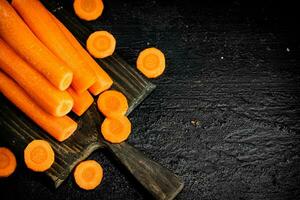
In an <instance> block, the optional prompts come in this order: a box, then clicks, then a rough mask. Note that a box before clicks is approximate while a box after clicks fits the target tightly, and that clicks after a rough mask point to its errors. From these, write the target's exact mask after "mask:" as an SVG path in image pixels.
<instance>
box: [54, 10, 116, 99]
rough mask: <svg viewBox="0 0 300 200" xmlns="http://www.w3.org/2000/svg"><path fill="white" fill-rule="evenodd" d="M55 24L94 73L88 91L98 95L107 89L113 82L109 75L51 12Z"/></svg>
mask: <svg viewBox="0 0 300 200" xmlns="http://www.w3.org/2000/svg"><path fill="white" fill-rule="evenodd" d="M51 16H52V17H53V19H54V21H55V22H56V24H57V25H58V26H59V28H60V30H61V31H62V32H63V33H64V34H65V36H66V37H67V38H68V40H69V42H70V43H71V44H72V45H73V47H74V48H75V49H76V50H77V52H78V53H80V54H81V56H82V58H83V59H84V60H85V62H86V63H88V65H89V66H90V68H91V69H92V70H93V71H94V73H95V75H96V82H95V83H94V84H93V85H92V86H91V87H90V88H89V91H90V92H91V93H92V94H93V95H98V94H100V93H101V92H103V91H105V90H107V89H109V88H110V87H111V85H112V84H113V81H112V79H111V78H110V77H109V75H108V74H107V73H106V72H105V71H104V70H103V69H102V68H101V67H100V66H99V65H98V64H97V62H96V61H95V60H94V59H93V58H92V57H91V56H90V54H89V53H88V52H87V51H86V50H85V49H84V48H83V47H82V46H81V44H80V43H79V42H78V41H77V39H76V38H75V37H74V36H73V34H72V33H71V32H70V31H69V30H68V29H67V28H66V27H65V26H64V25H63V24H62V23H61V22H60V21H59V20H58V19H57V18H56V17H55V16H54V15H52V14H51Z"/></svg>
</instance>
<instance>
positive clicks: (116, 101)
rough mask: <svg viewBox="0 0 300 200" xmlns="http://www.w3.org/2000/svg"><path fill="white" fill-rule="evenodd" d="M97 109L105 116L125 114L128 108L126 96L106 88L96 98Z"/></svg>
mask: <svg viewBox="0 0 300 200" xmlns="http://www.w3.org/2000/svg"><path fill="white" fill-rule="evenodd" d="M97 105H98V109H99V110H100V112H102V114H103V115H104V116H106V117H118V116H120V115H125V113H126V112H127V110H128V103H127V99H126V97H125V96H124V95H123V94H122V93H121V92H118V91H116V90H107V91H105V92H103V93H102V94H100V96H99V98H98V100H97Z"/></svg>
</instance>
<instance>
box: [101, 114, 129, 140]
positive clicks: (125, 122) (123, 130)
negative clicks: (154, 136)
mask: <svg viewBox="0 0 300 200" xmlns="http://www.w3.org/2000/svg"><path fill="white" fill-rule="evenodd" d="M101 132H102V135H103V137H104V139H105V140H107V141H109V142H111V143H121V142H123V141H125V140H126V139H127V138H128V137H129V135H130V132H131V123H130V121H129V119H128V118H127V117H125V116H119V117H117V118H105V120H104V121H103V123H102V125H101Z"/></svg>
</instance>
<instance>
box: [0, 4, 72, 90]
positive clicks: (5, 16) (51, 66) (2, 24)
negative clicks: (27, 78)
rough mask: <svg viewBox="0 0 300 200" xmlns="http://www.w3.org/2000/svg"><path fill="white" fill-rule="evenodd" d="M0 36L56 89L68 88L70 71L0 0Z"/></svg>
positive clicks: (70, 80)
mask: <svg viewBox="0 0 300 200" xmlns="http://www.w3.org/2000/svg"><path fill="white" fill-rule="evenodd" d="M26 5H29V4H26ZM46 30H47V29H44V33H46V32H47V31H46ZM0 36H1V38H2V39H3V40H5V41H6V42H7V43H8V44H9V45H10V46H11V47H12V48H13V49H14V50H15V51H16V52H17V53H18V54H19V55H20V56H22V57H23V58H24V59H25V60H27V61H28V62H29V63H30V64H32V66H33V67H34V68H35V69H36V70H38V71H39V72H40V73H41V74H43V75H44V76H45V77H46V78H47V79H48V80H49V81H50V82H51V83H52V84H53V85H54V86H55V87H56V88H58V89H60V90H65V89H67V88H68V87H69V85H70V84H71V82H72V77H73V73H72V71H71V70H70V69H69V68H68V67H67V65H66V64H65V63H64V62H63V61H62V60H60V59H59V58H57V57H56V56H55V55H54V54H53V53H52V52H51V51H50V50H49V49H48V48H47V47H46V46H45V45H44V44H43V43H42V42H41V41H40V40H39V39H38V38H36V36H35V35H34V34H33V33H32V32H31V30H30V29H29V28H28V27H27V25H26V24H25V23H24V21H23V20H22V19H21V18H20V16H19V15H18V14H17V13H16V11H15V10H14V9H13V8H12V7H11V5H10V4H9V3H8V2H7V1H6V0H0ZM51 37H53V36H52V35H51Z"/></svg>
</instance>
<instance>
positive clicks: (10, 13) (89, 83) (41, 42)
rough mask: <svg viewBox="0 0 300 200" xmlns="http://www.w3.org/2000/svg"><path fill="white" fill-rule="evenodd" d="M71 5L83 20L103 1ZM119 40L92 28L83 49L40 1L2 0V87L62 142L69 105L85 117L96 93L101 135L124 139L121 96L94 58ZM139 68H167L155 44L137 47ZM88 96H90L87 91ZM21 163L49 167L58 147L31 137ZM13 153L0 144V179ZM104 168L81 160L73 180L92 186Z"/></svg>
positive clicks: (127, 126)
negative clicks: (144, 47)
mask: <svg viewBox="0 0 300 200" xmlns="http://www.w3.org/2000/svg"><path fill="white" fill-rule="evenodd" d="M73 7H74V11H75V13H76V15H77V16H78V17H79V18H80V19H83V20H86V21H91V20H96V19H97V18H99V17H100V16H101V15H102V12H103V9H104V4H103V2H102V0H74V3H73ZM115 48H116V39H115V38H114V36H113V35H112V34H111V33H109V32H107V31H96V32H94V33H92V34H91V35H90V36H89V37H88V39H87V41H86V49H87V50H86V49H85V48H84V47H83V46H81V44H80V43H79V42H78V41H77V39H76V38H75V37H74V36H73V35H72V33H71V32H70V31H69V30H68V29H67V28H66V27H65V26H64V25H63V24H62V23H61V22H60V21H59V20H58V19H57V18H56V17H55V16H54V15H53V14H51V13H50V12H49V11H48V10H47V9H46V8H45V7H44V6H43V5H42V3H41V2H40V1H39V0H12V3H11V4H10V3H8V2H7V0H0V92H1V93H2V94H3V95H4V96H5V97H6V98H7V99H8V100H10V101H11V102H12V103H13V104H14V105H15V106H16V107H18V108H19V109H20V110H21V111H22V112H23V113H24V114H26V115H27V116H28V117H29V118H30V119H31V120H32V121H34V122H35V123H36V124H37V125H38V126H39V127H40V128H42V129H43V130H44V131H46V132H47V133H48V134H49V135H51V136H52V137H53V138H55V139H56V140H57V141H60V142H63V141H65V140H66V139H67V138H69V137H70V136H71V135H72V134H73V133H74V132H75V131H76V129H77V126H78V125H77V123H76V122H75V121H74V120H73V119H71V118H70V117H69V116H68V113H69V112H70V111H72V112H74V113H75V114H76V115H78V116H81V115H83V114H84V113H85V112H86V111H87V110H88V108H89V107H90V106H91V105H92V104H93V102H94V97H93V96H92V95H94V96H96V95H99V94H100V95H99V97H98V100H97V106H98V109H99V111H100V112H101V113H102V114H103V115H104V116H105V117H106V118H105V120H104V121H103V123H102V125H101V128H100V129H101V133H102V135H103V137H104V139H105V140H107V141H108V142H111V143H121V142H123V141H125V140H126V139H127V138H128V137H129V135H130V133H131V122H130V121H129V119H128V118H127V117H126V113H127V110H128V102H127V99H126V97H125V96H124V95H123V94H122V93H120V92H118V91H116V90H109V88H110V87H111V86H112V84H113V80H112V79H111V78H110V76H109V75H108V74H107V73H106V72H105V71H104V70H103V69H102V68H101V67H100V66H99V64H98V63H97V62H96V61H95V60H94V59H93V58H92V57H95V58H106V57H109V56H111V55H113V53H114V51H115ZM136 65H137V69H138V70H139V71H140V72H141V73H143V74H144V75H145V76H146V77H148V78H156V77H158V76H160V75H161V74H162V73H163V72H164V70H165V57H164V54H163V53H162V52H161V51H160V50H159V49H156V48H147V49H145V50H143V51H142V52H140V54H139V55H138V58H137V61H136ZM91 94H92V95H91ZM24 161H25V164H26V166H27V167H28V168H29V169H31V170H33V171H36V172H43V171H46V170H48V169H50V168H51V166H52V165H53V163H54V161H55V152H54V151H53V149H52V147H51V145H50V143H48V142H47V141H45V140H33V141H32V142H31V143H29V144H28V145H27V147H26V148H25V150H24ZM16 166H17V162H16V158H15V156H14V154H13V153H12V151H10V150H9V149H8V148H5V147H0V177H8V176H10V175H11V174H12V173H13V172H14V171H15V169H16ZM102 178H103V169H102V167H101V165H100V164H99V163H97V162H96V161H94V160H88V161H83V162H81V163H80V164H79V165H78V166H77V167H76V169H75V171H74V179H75V182H76V183H77V185H78V186H79V187H80V188H82V189H85V190H92V189H94V188H96V187H97V186H98V185H99V184H100V182H101V180H102Z"/></svg>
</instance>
